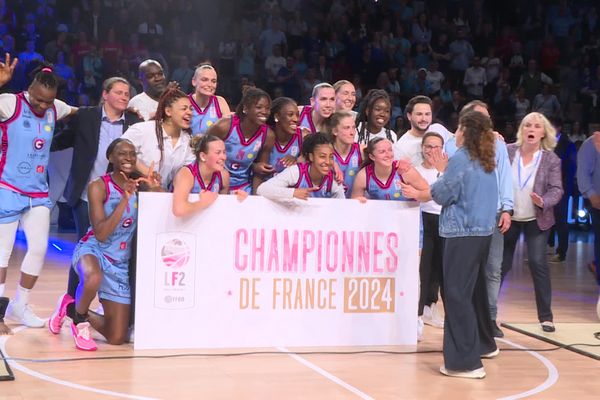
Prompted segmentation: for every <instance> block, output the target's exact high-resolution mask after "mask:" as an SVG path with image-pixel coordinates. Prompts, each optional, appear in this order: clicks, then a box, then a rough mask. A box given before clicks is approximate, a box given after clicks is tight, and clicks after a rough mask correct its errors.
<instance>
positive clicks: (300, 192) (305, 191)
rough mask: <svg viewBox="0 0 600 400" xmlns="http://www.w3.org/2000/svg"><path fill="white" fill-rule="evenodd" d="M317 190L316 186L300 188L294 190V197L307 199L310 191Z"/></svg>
mask: <svg viewBox="0 0 600 400" xmlns="http://www.w3.org/2000/svg"><path fill="white" fill-rule="evenodd" d="M317 190H319V188H318V187H310V188H302V189H295V190H294V197H295V198H297V199H300V200H307V199H308V198H309V197H310V194H311V193H312V192H316V191H317Z"/></svg>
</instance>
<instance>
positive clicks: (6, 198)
mask: <svg viewBox="0 0 600 400" xmlns="http://www.w3.org/2000/svg"><path fill="white" fill-rule="evenodd" d="M39 206H43V207H47V208H49V209H52V202H51V201H50V198H48V197H29V196H25V195H24V194H21V193H17V192H13V191H12V190H9V189H5V188H3V187H0V224H9V223H11V222H15V221H18V220H19V219H21V215H23V214H24V213H25V212H26V211H27V210H29V209H31V208H33V207H39Z"/></svg>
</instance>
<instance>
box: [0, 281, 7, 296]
mask: <svg viewBox="0 0 600 400" xmlns="http://www.w3.org/2000/svg"><path fill="white" fill-rule="evenodd" d="M5 288H6V284H5V283H0V297H2V296H4V289H5Z"/></svg>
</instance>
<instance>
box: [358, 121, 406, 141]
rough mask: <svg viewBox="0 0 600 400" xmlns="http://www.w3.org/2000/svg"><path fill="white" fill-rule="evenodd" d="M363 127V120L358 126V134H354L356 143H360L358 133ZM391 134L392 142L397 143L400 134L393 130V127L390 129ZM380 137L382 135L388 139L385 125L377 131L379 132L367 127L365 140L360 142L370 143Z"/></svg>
mask: <svg viewBox="0 0 600 400" xmlns="http://www.w3.org/2000/svg"><path fill="white" fill-rule="evenodd" d="M361 128H362V122H361V123H360V124H359V125H358V127H357V128H356V136H354V141H355V142H356V143H359V141H358V133H359V132H360V129H361ZM390 136H391V137H392V140H391V142H392V143H396V141H397V140H398V135H396V132H394V130H393V129H390ZM378 137H382V138H384V139H387V138H388V137H387V134H386V132H385V127H384V128H382V129H381V130H380V131H379V132H377V133H372V132H369V131H368V130H367V129H366V128H365V140H363V141H362V142H360V143H363V144H367V143H369V142H370V141H371V140H373V139H375V138H378Z"/></svg>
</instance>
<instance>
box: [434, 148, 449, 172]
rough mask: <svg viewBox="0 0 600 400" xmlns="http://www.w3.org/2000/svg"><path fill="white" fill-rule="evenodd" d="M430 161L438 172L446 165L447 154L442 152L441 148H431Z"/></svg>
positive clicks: (442, 170) (444, 168)
mask: <svg viewBox="0 0 600 400" xmlns="http://www.w3.org/2000/svg"><path fill="white" fill-rule="evenodd" d="M431 163H432V164H433V166H434V167H435V169H437V170H438V171H439V172H444V171H445V170H446V167H447V166H448V154H446V153H444V152H443V151H442V149H433V152H432V154H431Z"/></svg>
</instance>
